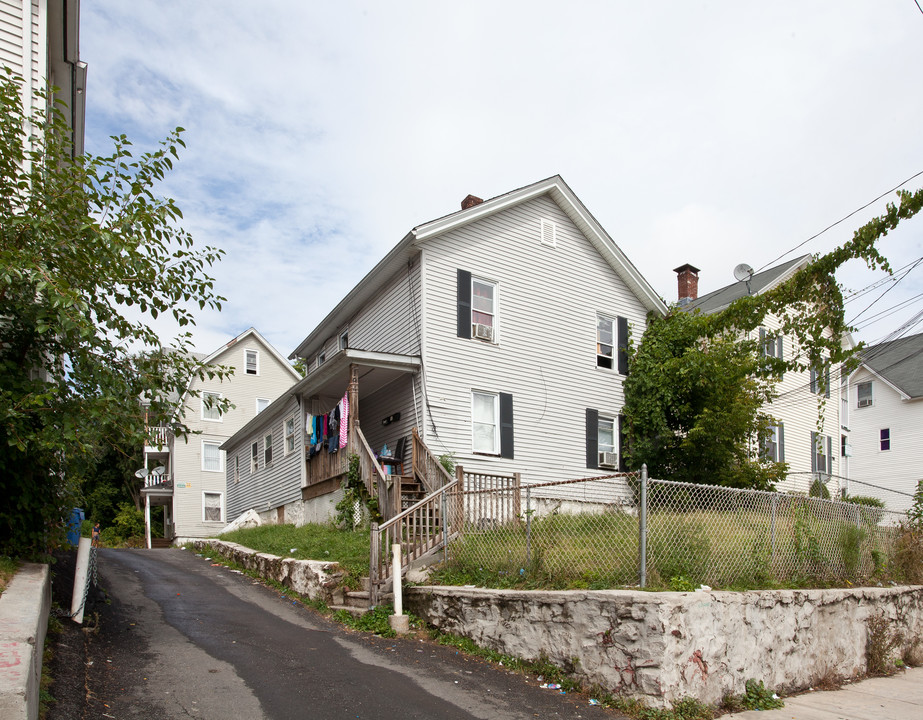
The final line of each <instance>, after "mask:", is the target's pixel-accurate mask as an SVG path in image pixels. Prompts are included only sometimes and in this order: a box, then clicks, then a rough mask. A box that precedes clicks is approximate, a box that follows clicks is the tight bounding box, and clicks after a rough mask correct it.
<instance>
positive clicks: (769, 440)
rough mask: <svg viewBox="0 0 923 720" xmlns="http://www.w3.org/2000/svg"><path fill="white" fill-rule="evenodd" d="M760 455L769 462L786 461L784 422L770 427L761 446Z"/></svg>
mask: <svg viewBox="0 0 923 720" xmlns="http://www.w3.org/2000/svg"><path fill="white" fill-rule="evenodd" d="M760 457H761V458H762V459H763V460H767V461H769V462H785V429H784V428H783V426H782V423H779V424H778V425H771V426H770V427H769V433H768V434H767V435H766V438H765V439H764V440H763V443H762V447H760Z"/></svg>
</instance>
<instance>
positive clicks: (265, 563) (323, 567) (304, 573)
mask: <svg viewBox="0 0 923 720" xmlns="http://www.w3.org/2000/svg"><path fill="white" fill-rule="evenodd" d="M191 544H192V546H193V547H195V549H196V550H198V551H199V552H214V553H218V554H219V555H221V556H222V557H225V558H227V559H228V560H233V561H234V562H235V563H237V564H238V565H240V566H242V567H245V568H247V570H251V571H253V572H255V573H257V574H258V575H259V576H260V577H263V578H266V579H268V580H275V581H276V582H279V583H282V584H283V585H284V586H285V587H289V588H291V589H292V590H294V591H295V592H297V593H300V594H301V595H304V596H306V597H309V598H311V599H312V600H320V601H323V602H325V603H327V604H328V605H342V604H343V595H344V588H343V587H342V586H341V583H342V581H343V578H344V577H345V575H346V573H345V572H344V571H343V570H342V569H340V565H339V563H335V562H324V561H321V560H295V559H294V558H282V557H279V556H278V555H270V554H269V553H259V552H256V551H254V550H251V549H250V548H248V547H244V546H243V545H238V544H237V543H232V542H225V541H224V540H192V541H191Z"/></svg>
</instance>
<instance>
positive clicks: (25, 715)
mask: <svg viewBox="0 0 923 720" xmlns="http://www.w3.org/2000/svg"><path fill="white" fill-rule="evenodd" d="M50 610H51V574H50V572H49V569H48V566H47V565H38V564H35V563H24V564H23V565H22V567H20V569H19V571H18V572H17V573H16V575H15V576H14V577H13V580H12V581H11V582H10V584H9V586H7V589H6V590H5V591H4V593H3V595H0V717H2V718H4V720H21V719H22V720H35V718H37V717H38V697H39V682H40V681H41V678H42V652H43V649H44V646H45V632H46V631H47V629H48V613H49V612H50Z"/></svg>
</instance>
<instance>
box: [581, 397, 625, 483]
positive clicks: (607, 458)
mask: <svg viewBox="0 0 923 720" xmlns="http://www.w3.org/2000/svg"><path fill="white" fill-rule="evenodd" d="M621 424H622V423H621V418H619V417H618V416H616V415H606V414H600V412H599V411H598V410H596V409H594V408H587V409H586V466H587V467H588V468H593V469H599V468H604V469H607V470H624V467H623V466H624V463H623V462H622V459H621V457H620V455H621V447H622V437H621V435H622V433H621Z"/></svg>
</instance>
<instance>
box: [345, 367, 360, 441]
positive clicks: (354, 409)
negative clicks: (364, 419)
mask: <svg viewBox="0 0 923 720" xmlns="http://www.w3.org/2000/svg"><path fill="white" fill-rule="evenodd" d="M346 393H347V395H348V397H349V416H348V424H347V426H346V428H347V435H346V438H347V448H348V449H349V453H350V454H353V453H358V447H357V445H358V443H356V423H357V422H358V420H359V366H358V365H356V364H355V363H350V365H349V385H348V386H347V388H346Z"/></svg>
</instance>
